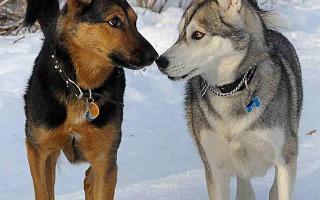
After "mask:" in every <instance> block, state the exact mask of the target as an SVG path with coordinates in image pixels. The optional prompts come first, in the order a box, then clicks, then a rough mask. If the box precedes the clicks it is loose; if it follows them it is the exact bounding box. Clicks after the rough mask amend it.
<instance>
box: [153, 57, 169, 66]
mask: <svg viewBox="0 0 320 200" xmlns="http://www.w3.org/2000/svg"><path fill="white" fill-rule="evenodd" d="M156 63H157V65H158V67H159V69H165V68H167V67H168V65H169V60H168V59H167V58H166V57H165V56H160V57H159V58H158V59H157V60H156Z"/></svg>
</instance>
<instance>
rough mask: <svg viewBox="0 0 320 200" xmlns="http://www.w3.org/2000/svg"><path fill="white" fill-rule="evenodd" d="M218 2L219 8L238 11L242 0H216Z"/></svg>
mask: <svg viewBox="0 0 320 200" xmlns="http://www.w3.org/2000/svg"><path fill="white" fill-rule="evenodd" d="M218 4H219V6H220V8H222V9H223V10H225V11H228V10H233V11H238V12H239V11H240V9H241V4H242V0H218Z"/></svg>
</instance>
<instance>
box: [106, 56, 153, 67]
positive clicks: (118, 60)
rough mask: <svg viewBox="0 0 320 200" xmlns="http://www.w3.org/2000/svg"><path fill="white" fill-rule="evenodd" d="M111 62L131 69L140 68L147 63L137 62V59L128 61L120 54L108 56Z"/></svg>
mask: <svg viewBox="0 0 320 200" xmlns="http://www.w3.org/2000/svg"><path fill="white" fill-rule="evenodd" d="M110 58H111V60H112V62H113V64H114V65H117V66H119V67H124V68H127V69H131V70H140V69H143V68H144V67H146V66H147V65H146V64H144V63H142V62H138V61H134V60H132V61H129V60H126V59H125V58H124V57H123V56H122V55H120V54H112V55H111V56H110Z"/></svg>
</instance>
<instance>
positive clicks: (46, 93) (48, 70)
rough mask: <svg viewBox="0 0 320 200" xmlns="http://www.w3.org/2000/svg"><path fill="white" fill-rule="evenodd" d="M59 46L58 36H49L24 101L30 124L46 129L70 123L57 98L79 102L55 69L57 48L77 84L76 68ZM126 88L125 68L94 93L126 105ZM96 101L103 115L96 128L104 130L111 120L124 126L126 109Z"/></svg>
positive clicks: (113, 74) (116, 72)
mask: <svg viewBox="0 0 320 200" xmlns="http://www.w3.org/2000/svg"><path fill="white" fill-rule="evenodd" d="M55 43H56V42H55V39H54V35H52V34H51V35H48V36H47V37H46V38H45V41H44V44H43V47H42V50H41V52H40V54H39V56H38V57H37V59H36V61H35V66H34V68H33V73H32V76H31V78H30V80H29V83H28V87H27V90H26V94H25V97H24V98H25V103H26V105H25V111H26V116H27V124H28V123H30V122H31V123H35V124H41V125H45V126H46V127H48V128H55V127H57V126H59V125H61V124H62V123H63V122H64V120H65V119H66V108H65V106H64V105H63V104H61V103H60V101H59V100H58V99H57V94H63V95H64V97H65V98H75V97H74V95H73V94H70V92H69V90H68V88H67V87H66V84H65V82H64V81H63V79H62V78H61V77H60V76H59V74H58V73H57V72H56V71H55V69H54V64H53V60H52V58H51V55H52V53H53V51H54V48H55V49H56V56H57V58H58V59H59V60H60V61H61V62H62V63H63V65H64V70H65V71H66V73H67V74H68V76H69V77H70V78H71V79H72V80H76V75H75V71H74V66H73V65H72V63H71V60H70V56H69V55H68V53H67V51H66V50H65V49H64V48H63V47H61V46H59V45H57V46H56V47H54V44H55ZM124 88H125V77H124V71H123V69H122V68H115V70H114V71H113V73H112V74H111V75H110V76H109V77H108V78H107V79H106V81H105V83H104V84H103V85H102V86H101V87H100V88H97V89H95V90H93V92H94V93H99V94H104V95H107V96H109V97H110V98H111V99H113V100H114V101H117V102H119V103H122V102H123V94H124ZM95 100H96V101H97V102H98V103H99V107H100V109H101V114H100V115H99V117H98V118H97V119H95V120H93V121H92V123H93V124H94V125H96V126H97V127H102V126H104V125H106V124H107V123H109V122H110V121H111V120H117V122H118V123H120V124H121V122H122V110H123V108H122V106H119V105H115V104H113V103H109V102H105V101H103V100H101V99H99V98H97V99H95Z"/></svg>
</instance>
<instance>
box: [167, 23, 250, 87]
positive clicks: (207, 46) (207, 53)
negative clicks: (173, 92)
mask: <svg viewBox="0 0 320 200" xmlns="http://www.w3.org/2000/svg"><path fill="white" fill-rule="evenodd" d="M183 21H184V20H182V23H184V22H183ZM195 31H200V32H203V33H205V34H206V35H205V36H204V37H203V38H202V39H201V40H194V39H192V34H193V33H194V32H195ZM245 53H246V51H245V50H243V51H238V50H236V49H235V48H234V47H233V45H232V42H231V40H230V39H228V38H223V37H221V36H218V35H209V33H206V32H205V30H204V28H202V27H201V26H200V25H198V23H197V22H196V20H193V21H191V22H190V23H189V25H188V27H187V29H186V40H179V41H178V42H177V43H176V44H175V45H174V46H172V47H171V48H170V49H168V50H167V51H166V52H165V53H164V54H163V56H165V57H166V58H167V59H168V60H169V66H168V67H167V68H166V70H165V71H164V73H165V74H167V75H168V76H169V77H174V78H177V79H179V78H183V79H189V78H192V77H194V76H197V75H201V76H202V77H203V78H204V79H206V80H207V81H208V82H209V83H211V84H213V85H219V84H225V83H228V82H230V81H231V80H234V73H235V69H236V68H237V67H238V66H239V64H240V62H241V60H242V59H243V58H244V56H245Z"/></svg>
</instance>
